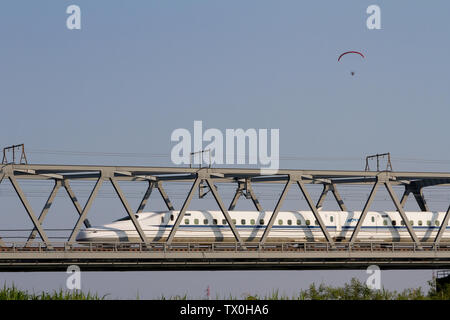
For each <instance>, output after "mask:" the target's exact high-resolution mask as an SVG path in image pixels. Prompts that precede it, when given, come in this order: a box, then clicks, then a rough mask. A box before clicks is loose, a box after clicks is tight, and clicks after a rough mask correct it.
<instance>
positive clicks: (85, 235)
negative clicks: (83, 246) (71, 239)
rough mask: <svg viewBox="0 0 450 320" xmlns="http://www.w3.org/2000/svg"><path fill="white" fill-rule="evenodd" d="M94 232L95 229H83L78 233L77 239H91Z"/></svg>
mask: <svg viewBox="0 0 450 320" xmlns="http://www.w3.org/2000/svg"><path fill="white" fill-rule="evenodd" d="M93 233H94V231H92V230H81V231H80V232H78V235H77V237H76V239H75V240H76V241H80V242H81V241H90V240H91V238H92V234H93Z"/></svg>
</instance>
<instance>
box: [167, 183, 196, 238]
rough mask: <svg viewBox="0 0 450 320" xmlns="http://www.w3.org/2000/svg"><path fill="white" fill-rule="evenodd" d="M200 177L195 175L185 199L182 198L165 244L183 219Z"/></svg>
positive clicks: (172, 236)
mask: <svg viewBox="0 0 450 320" xmlns="http://www.w3.org/2000/svg"><path fill="white" fill-rule="evenodd" d="M200 180H201V179H200V178H199V177H198V176H197V178H195V181H194V183H193V184H192V187H191V190H190V191H189V193H188V195H187V197H186V199H185V200H184V203H183V206H182V207H181V211H180V213H179V214H178V217H177V219H176V220H175V223H174V224H173V227H172V229H171V230H170V233H169V236H168V237H167V241H166V243H167V244H171V243H172V240H173V238H174V236H175V232H177V230H178V228H179V226H180V224H181V221H182V220H183V217H184V214H185V213H186V210H187V209H188V207H189V204H190V203H191V200H192V197H193V196H194V193H195V190H197V188H198V186H199V184H200Z"/></svg>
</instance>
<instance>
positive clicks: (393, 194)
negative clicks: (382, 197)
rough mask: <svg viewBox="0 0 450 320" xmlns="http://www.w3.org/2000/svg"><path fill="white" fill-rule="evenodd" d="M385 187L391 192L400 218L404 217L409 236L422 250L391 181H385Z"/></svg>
mask: <svg viewBox="0 0 450 320" xmlns="http://www.w3.org/2000/svg"><path fill="white" fill-rule="evenodd" d="M384 185H385V186H386V189H387V191H388V192H389V195H390V196H391V199H392V201H393V202H394V204H395V207H396V208H397V211H398V212H399V213H400V216H401V217H402V220H403V222H404V223H405V226H406V229H408V232H409V235H410V236H411V238H412V239H413V241H414V242H415V243H416V244H417V245H418V247H419V248H420V247H421V246H420V242H419V239H418V238H417V236H416V233H415V232H414V230H413V228H412V226H411V224H410V223H409V220H408V217H407V216H406V213H405V210H403V207H402V205H401V204H400V201H398V198H397V195H396V194H395V192H394V190H393V189H392V186H391V184H390V183H389V181H385V182H384Z"/></svg>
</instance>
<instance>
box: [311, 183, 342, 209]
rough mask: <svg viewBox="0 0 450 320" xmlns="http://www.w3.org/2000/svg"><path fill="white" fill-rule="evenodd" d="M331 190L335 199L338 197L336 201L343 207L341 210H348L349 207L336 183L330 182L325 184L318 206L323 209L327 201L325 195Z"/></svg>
mask: <svg viewBox="0 0 450 320" xmlns="http://www.w3.org/2000/svg"><path fill="white" fill-rule="evenodd" d="M329 191H331V193H333V196H334V199H336V202H337V204H338V206H339V208H340V209H341V211H348V210H347V207H346V206H345V204H344V200H343V199H342V197H341V195H340V194H339V192H338V191H337V189H336V185H335V184H334V183H332V184H329V183H326V184H324V185H323V190H322V193H321V194H320V197H319V200H317V204H316V208H317V209H318V210H320V209H322V206H323V203H324V201H325V197H326V196H327V194H328V192H329Z"/></svg>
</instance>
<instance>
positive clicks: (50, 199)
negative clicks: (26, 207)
mask: <svg viewBox="0 0 450 320" xmlns="http://www.w3.org/2000/svg"><path fill="white" fill-rule="evenodd" d="M60 187H61V180H55V185H54V186H53V189H52V192H51V193H50V195H49V196H48V199H47V201H46V202H45V205H44V207H43V208H42V211H41V214H40V215H39V218H38V221H39V223H40V224H41V225H42V223H43V222H44V219H45V216H46V215H47V212H48V211H49V210H50V207H51V205H52V204H53V200H55V197H56V194H57V193H58V190H59V188H60ZM36 233H37V230H36V228H34V229H33V231H31V233H30V235H29V236H28V240H27V242H26V244H25V246H29V245H30V244H31V243H32V242H33V240H34V239H35V238H36Z"/></svg>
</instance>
